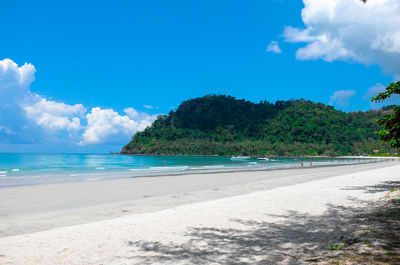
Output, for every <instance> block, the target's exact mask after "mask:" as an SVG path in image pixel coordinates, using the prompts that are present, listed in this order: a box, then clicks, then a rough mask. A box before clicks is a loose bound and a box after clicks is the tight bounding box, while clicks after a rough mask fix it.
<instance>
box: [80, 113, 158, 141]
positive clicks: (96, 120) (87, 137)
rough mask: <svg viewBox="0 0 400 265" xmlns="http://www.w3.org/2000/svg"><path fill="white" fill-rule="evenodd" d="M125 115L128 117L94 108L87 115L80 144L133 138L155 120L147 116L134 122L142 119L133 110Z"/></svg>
mask: <svg viewBox="0 0 400 265" xmlns="http://www.w3.org/2000/svg"><path fill="white" fill-rule="evenodd" d="M125 113H127V115H124V116H121V115H119V114H118V113H117V112H115V111H114V110H112V109H101V108H98V107H96V108H93V109H92V110H91V111H90V113H88V114H87V115H86V119H87V123H88V124H87V127H86V129H85V131H84V133H83V135H82V138H83V139H82V140H81V141H80V143H79V144H80V145H86V144H96V143H102V142H113V141H116V142H118V141H119V140H120V139H121V138H123V139H125V138H127V137H131V136H132V135H133V133H134V132H136V131H140V130H143V129H145V128H146V127H148V126H150V125H151V123H152V122H153V121H154V118H155V117H153V116H150V115H147V116H146V117H144V118H140V119H139V120H133V118H138V117H140V114H139V113H138V112H137V111H136V110H134V109H133V108H128V109H125ZM142 115H143V114H142Z"/></svg>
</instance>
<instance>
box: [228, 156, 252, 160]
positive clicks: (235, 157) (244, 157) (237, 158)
mask: <svg viewBox="0 0 400 265" xmlns="http://www.w3.org/2000/svg"><path fill="white" fill-rule="evenodd" d="M250 158H251V157H250V156H237V155H236V156H232V157H231V160H250Z"/></svg>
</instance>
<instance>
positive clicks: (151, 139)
mask: <svg viewBox="0 0 400 265" xmlns="http://www.w3.org/2000/svg"><path fill="white" fill-rule="evenodd" d="M383 115H384V114H383V112H382V111H367V112H361V111H358V112H351V113H345V112H342V111H339V110H335V109H334V108H333V107H332V106H327V105H325V104H322V103H314V102H312V101H308V100H304V99H300V100H289V101H277V102H276V103H275V104H272V103H270V102H268V101H262V102H260V103H253V102H250V101H246V100H243V99H236V98H234V97H232V96H225V95H207V96H204V97H200V98H195V99H190V100H187V101H184V102H182V103H181V104H180V106H179V108H178V109H177V110H176V111H171V112H170V113H169V114H168V115H161V116H159V117H158V118H157V120H156V121H155V122H154V123H153V124H152V126H151V127H149V128H147V129H145V130H144V131H143V132H138V133H136V134H135V135H134V136H133V137H132V139H131V141H130V142H129V143H128V144H127V145H126V146H125V147H124V148H123V150H122V151H121V153H126V154H189V155H231V154H251V155H265V154H267V153H271V154H276V155H346V154H364V153H372V151H373V150H375V149H379V150H381V151H382V152H388V151H390V149H389V148H388V145H385V144H383V143H382V142H380V141H379V139H378V137H377V136H376V134H375V133H374V131H376V130H378V129H379V126H378V124H377V123H376V119H377V118H381V117H383Z"/></svg>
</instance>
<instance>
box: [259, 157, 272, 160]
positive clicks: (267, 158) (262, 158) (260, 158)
mask: <svg viewBox="0 0 400 265" xmlns="http://www.w3.org/2000/svg"><path fill="white" fill-rule="evenodd" d="M257 159H258V160H260V161H271V158H269V157H259V158H257Z"/></svg>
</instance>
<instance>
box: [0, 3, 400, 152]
mask: <svg viewBox="0 0 400 265" xmlns="http://www.w3.org/2000/svg"><path fill="white" fill-rule="evenodd" d="M0 12H1V16H0V24H1V28H2V34H1V36H0V38H1V42H0V152H60V153H63V152H96V153H98V152H110V151H114V152H117V151H120V150H121V148H122V146H123V145H124V144H126V143H127V142H128V141H129V139H130V138H131V137H132V135H133V134H134V133H135V132H136V131H141V130H143V129H144V128H146V127H147V126H149V125H151V123H152V121H153V120H154V119H155V118H156V117H157V115H159V114H167V113H168V112H169V111H171V110H174V109H176V108H177V107H178V106H179V104H180V103H181V102H182V101H183V100H187V99H190V98H195V97H200V96H204V95H207V94H229V95H232V96H235V97H237V98H244V99H247V100H250V101H253V102H259V101H264V100H267V101H269V102H272V103H274V102H275V101H276V100H289V99H299V98H305V99H309V100H312V101H316V102H322V103H325V104H330V105H333V106H334V107H335V108H337V109H340V110H343V111H346V112H349V111H358V110H369V109H373V108H377V107H380V106H382V105H374V104H371V102H370V98H371V97H372V96H374V95H376V94H377V93H379V92H381V91H383V90H384V89H385V87H386V86H387V85H388V84H389V83H390V82H392V81H396V80H398V79H399V78H400V16H398V14H399V13H400V1H399V0H369V1H367V3H366V4H363V3H362V2H361V1H359V0H303V1H301V0H296V1H294V0H291V1H289V0H241V1H239V0H220V1H209V0H204V1H190V0H189V1H188V0H185V1H184V0H182V1H178V0H171V1H156V0H148V1H136V0H113V1H105V0H87V1H75V0H68V1H64V0H60V1H44V0H37V1H28V0H2V1H0ZM399 103H400V99H399V98H398V97H397V98H394V99H391V100H390V101H389V102H387V103H386V104H399Z"/></svg>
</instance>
